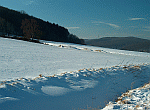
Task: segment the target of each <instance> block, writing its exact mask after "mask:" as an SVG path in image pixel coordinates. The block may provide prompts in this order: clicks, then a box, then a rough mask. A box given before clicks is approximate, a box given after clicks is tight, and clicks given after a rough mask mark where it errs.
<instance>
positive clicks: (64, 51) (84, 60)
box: [0, 38, 150, 110]
mask: <svg viewBox="0 0 150 110" xmlns="http://www.w3.org/2000/svg"><path fill="white" fill-rule="evenodd" d="M41 42H44V43H45V44H47V45H43V44H35V43H31V42H25V41H18V40H13V39H4V38H0V53H1V54H0V75H1V77H0V109H1V110H9V109H10V110H20V109H22V110H42V109H44V110H71V109H73V110H74V109H75V110H78V109H84V108H87V106H88V107H89V106H90V107H92V108H103V107H105V105H106V104H108V102H109V101H112V103H113V104H116V103H118V102H116V103H115V102H114V101H115V100H116V99H117V97H118V96H121V93H122V92H126V91H127V90H129V89H134V88H137V87H139V86H142V85H144V84H145V83H147V82H148V81H150V59H149V58H150V54H149V53H142V52H131V51H124V50H114V49H107V48H100V47H92V46H83V45H77V44H69V43H68V44H67V43H58V42H50V41H49V42H46V41H41ZM136 96H137V95H136ZM147 96H148V97H149V95H147ZM122 100H125V99H122ZM147 100H148V101H149V99H147ZM109 105H111V106H106V107H108V108H109V109H112V108H115V107H118V108H119V107H120V108H123V105H121V104H120V106H118V105H117V106H116V105H112V104H109ZM106 109H107V108H106Z"/></svg>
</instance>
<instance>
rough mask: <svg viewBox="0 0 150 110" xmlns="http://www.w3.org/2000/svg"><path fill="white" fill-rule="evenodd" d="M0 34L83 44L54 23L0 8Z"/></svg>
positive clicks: (23, 12) (24, 13)
mask: <svg viewBox="0 0 150 110" xmlns="http://www.w3.org/2000/svg"><path fill="white" fill-rule="evenodd" d="M0 34H1V35H6V34H7V35H10V34H12V35H16V36H23V37H24V38H26V39H42V40H50V41H59V42H71V43H79V44H83V43H84V40H83V39H79V38H78V37H77V36H76V35H73V34H70V33H69V31H68V30H67V29H66V28H64V27H62V26H59V25H58V24H55V23H50V22H48V21H47V22H46V21H43V20H42V19H39V18H35V17H33V16H30V15H28V14H27V13H26V12H25V11H23V10H22V11H20V12H19V11H15V10H11V9H8V8H5V7H2V6H0Z"/></svg>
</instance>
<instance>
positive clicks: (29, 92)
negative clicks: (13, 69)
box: [0, 64, 150, 110]
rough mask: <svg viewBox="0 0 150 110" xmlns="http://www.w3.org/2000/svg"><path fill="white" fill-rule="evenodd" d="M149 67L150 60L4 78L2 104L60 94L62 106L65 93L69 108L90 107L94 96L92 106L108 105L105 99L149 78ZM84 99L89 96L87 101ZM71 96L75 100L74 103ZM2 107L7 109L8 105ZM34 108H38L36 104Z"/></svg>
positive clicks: (58, 96)
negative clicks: (147, 62) (33, 76)
mask: <svg viewBox="0 0 150 110" xmlns="http://www.w3.org/2000/svg"><path fill="white" fill-rule="evenodd" d="M149 70H150V64H144V65H128V66H114V67H110V68H99V69H94V68H89V69H81V70H78V71H73V72H65V73H61V75H53V76H43V75H41V74H40V75H39V76H38V77H36V78H34V79H31V78H20V79H16V80H10V81H1V82H0V106H1V105H3V104H4V105H5V104H7V103H9V104H10V105H11V104H13V103H10V101H11V102H13V100H14V101H18V100H21V102H23V103H27V100H28V99H30V98H33V97H35V96H36V97H37V96H38V98H41V97H49V98H50V99H52V100H53V101H54V103H56V100H58V99H57V98H59V99H60V101H59V103H60V105H59V104H58V105H59V106H60V107H64V106H62V105H63V104H62V103H63V102H64V99H61V97H66V98H68V101H65V103H66V104H70V107H68V106H67V108H66V109H67V110H69V109H71V107H74V108H76V105H78V107H81V108H83V107H86V105H87V104H89V105H91V104H92V102H93V100H94V102H93V105H91V106H93V107H97V106H98V104H99V103H101V106H102V107H104V105H105V102H104V101H109V100H113V99H112V98H116V96H117V95H118V94H119V95H120V93H121V92H125V91H126V90H127V89H128V88H130V87H131V86H132V88H135V87H138V86H139V85H142V84H144V83H146V82H148V81H149V76H150V73H148V72H149ZM91 92H92V93H91ZM75 94H78V95H79V96H80V97H76V98H75V99H76V100H78V102H76V100H74V99H70V98H71V97H73V96H74V95H75ZM81 94H82V95H81ZM83 94H84V95H83ZM93 94H94V95H93ZM108 94H109V95H108ZM4 99H7V100H4ZM81 99H83V100H86V99H88V100H86V101H85V102H83V101H82V100H81ZM38 100H40V99H38ZM42 100H44V99H42ZM70 100H71V101H72V102H71V103H70ZM45 101H46V100H45ZM48 102H49V101H48ZM89 102H90V103H89ZM49 103H50V105H51V106H50V107H53V108H54V109H59V108H58V106H53V105H56V104H54V103H53V102H51V101H50V102H49ZM74 103H76V104H74ZM72 104H73V105H72ZM71 105H72V106H71ZM46 107H48V105H46ZM2 108H4V109H6V108H7V106H3V107H2ZM31 108H32V109H34V108H33V106H32V107H31ZM31 108H30V109H31ZM15 109H19V107H18V106H17V107H16V108H15Z"/></svg>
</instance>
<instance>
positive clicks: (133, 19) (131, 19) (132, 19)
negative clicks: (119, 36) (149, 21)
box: [128, 18, 145, 21]
mask: <svg viewBox="0 0 150 110" xmlns="http://www.w3.org/2000/svg"><path fill="white" fill-rule="evenodd" d="M128 20H130V21H135V20H145V18H129V19H128Z"/></svg>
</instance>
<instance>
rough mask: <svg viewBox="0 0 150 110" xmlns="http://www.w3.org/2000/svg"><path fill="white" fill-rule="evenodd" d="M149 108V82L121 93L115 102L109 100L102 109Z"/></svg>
mask: <svg viewBox="0 0 150 110" xmlns="http://www.w3.org/2000/svg"><path fill="white" fill-rule="evenodd" d="M113 109H120V110H150V83H149V84H146V85H144V86H143V87H140V88H136V89H133V90H129V91H128V92H126V93H123V94H122V96H121V97H119V98H118V100H117V101H116V102H109V104H108V105H107V106H106V107H105V108H104V109H103V110H113Z"/></svg>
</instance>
